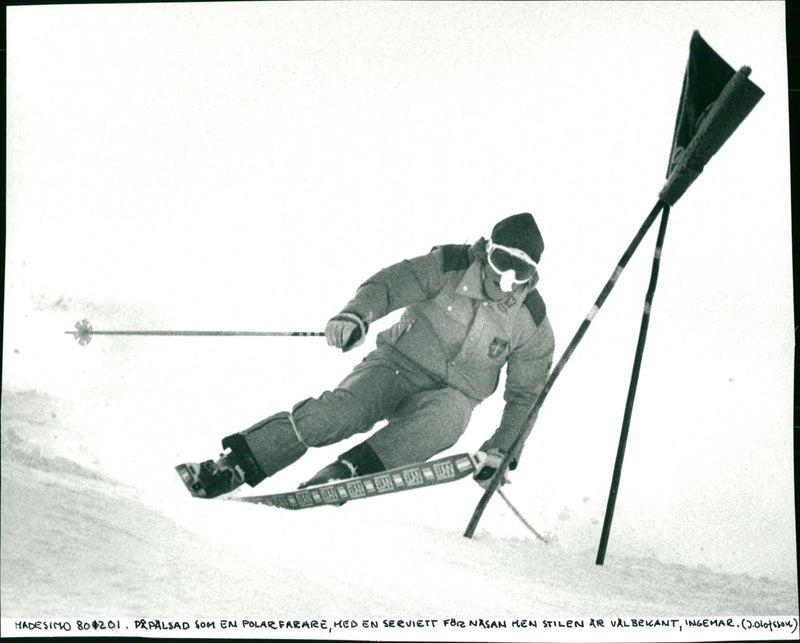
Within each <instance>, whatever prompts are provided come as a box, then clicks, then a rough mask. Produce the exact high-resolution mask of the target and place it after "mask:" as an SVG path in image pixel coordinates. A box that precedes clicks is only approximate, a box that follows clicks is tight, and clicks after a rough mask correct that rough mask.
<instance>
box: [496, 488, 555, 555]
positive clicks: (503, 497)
mask: <svg viewBox="0 0 800 643" xmlns="http://www.w3.org/2000/svg"><path fill="white" fill-rule="evenodd" d="M497 493H499V494H500V497H501V498H502V499H503V500H504V501H505V503H506V504H507V505H508V508H509V509H511V511H513V512H514V515H515V516H516V517H517V518H519V519H520V521H521V522H522V524H523V525H525V526H526V527H527V528H528V530H529V531H530V532H531V533H532V534H533V535H534V536H536V537H537V538H538V539H539V540H541V541H542V542H543V543H545V544H547V538H545V537H544V536H542V535H541V534H540V533H539V532H538V531H536V530H535V529H534V528H533V527H532V526H531V524H530V523H529V522H528V521H527V520H525V516H523V515H522V514H521V513H520V512H519V509H517V508H516V507H515V506H514V505H513V504H511V501H510V500H509V499H508V496H506V494H504V493H503V490H502V489H498V490H497Z"/></svg>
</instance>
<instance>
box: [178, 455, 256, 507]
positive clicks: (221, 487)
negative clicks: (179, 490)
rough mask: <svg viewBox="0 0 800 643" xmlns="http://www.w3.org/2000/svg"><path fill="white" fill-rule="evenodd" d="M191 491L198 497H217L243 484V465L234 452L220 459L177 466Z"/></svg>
mask: <svg viewBox="0 0 800 643" xmlns="http://www.w3.org/2000/svg"><path fill="white" fill-rule="evenodd" d="M175 470H176V471H177V472H178V474H179V475H180V476H181V479H182V480H183V483H184V484H185V485H186V488H187V489H188V490H189V493H190V494H192V495H193V496H194V497H196V498H216V497H217V496H221V495H222V494H225V493H229V492H231V491H233V490H234V489H236V488H237V487H239V486H241V485H242V483H243V482H244V479H245V473H244V470H243V469H242V467H241V466H240V465H239V464H238V463H237V461H236V459H235V457H234V456H233V454H232V453H230V452H228V453H223V454H222V455H221V456H220V458H219V460H216V461H214V460H206V461H205V462H200V463H197V462H185V463H183V464H179V465H178V466H176V467H175Z"/></svg>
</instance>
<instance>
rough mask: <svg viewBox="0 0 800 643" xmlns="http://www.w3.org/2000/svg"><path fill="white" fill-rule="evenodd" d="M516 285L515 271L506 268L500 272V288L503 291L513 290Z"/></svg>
mask: <svg viewBox="0 0 800 643" xmlns="http://www.w3.org/2000/svg"><path fill="white" fill-rule="evenodd" d="M513 287H514V271H513V270H506V271H505V272H503V273H500V290H502V291H503V292H511V290H512V289H513Z"/></svg>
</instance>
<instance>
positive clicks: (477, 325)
mask: <svg viewBox="0 0 800 643" xmlns="http://www.w3.org/2000/svg"><path fill="white" fill-rule="evenodd" d="M543 250H544V242H543V240H542V236H541V234H540V232H539V229H538V227H537V225H536V222H535V220H534V218H533V216H532V215H531V214H529V213H527V212H526V213H521V214H516V215H513V216H510V217H507V218H505V219H503V220H502V221H500V222H499V223H497V225H495V226H494V228H493V230H492V233H491V236H490V239H489V240H486V239H483V238H482V239H480V240H479V241H477V242H475V243H474V244H472V245H445V246H437V247H435V248H433V249H432V250H431V252H429V253H428V254H426V255H423V256H420V257H416V258H414V259H410V260H406V261H401V262H400V263H397V264H394V265H392V266H389V267H388V268H384V269H383V270H381V271H379V272H378V273H376V274H375V275H374V276H372V277H370V278H369V279H368V280H367V281H366V282H364V283H363V284H362V285H361V286H360V287H359V288H358V290H357V292H356V294H355V297H354V298H353V299H352V300H351V301H350V302H349V303H348V304H347V305H346V306H345V307H344V309H343V310H342V311H341V312H340V313H339V314H337V315H336V316H334V317H333V318H332V319H331V320H330V321H329V322H328V324H327V326H326V328H325V335H326V338H327V341H328V344H329V345H331V346H334V347H337V348H341V349H342V350H343V351H348V350H350V349H351V348H353V347H355V346H358V345H360V344H361V343H363V341H364V339H365V336H366V334H367V329H368V328H369V325H370V324H371V323H373V322H374V321H375V320H377V319H380V318H381V317H383V316H385V315H387V314H388V313H390V312H392V311H394V310H398V309H400V308H405V310H404V311H403V315H402V318H401V319H400V321H399V322H397V323H396V324H395V325H394V326H392V327H391V328H389V329H388V330H385V331H383V332H381V333H379V334H378V336H377V340H376V344H377V347H376V349H375V350H374V351H372V352H371V353H369V354H368V355H367V356H366V358H364V360H363V361H362V362H361V363H360V364H358V365H357V366H356V367H355V368H354V369H353V371H352V372H351V373H350V375H348V376H347V377H346V378H345V379H344V380H343V381H342V382H341V383H340V384H339V386H338V387H337V388H335V389H334V390H333V391H326V392H324V393H323V394H322V395H321V396H320V397H318V398H309V399H306V400H303V401H301V402H299V403H297V404H295V405H294V407H293V408H292V410H291V411H283V412H280V413H277V414H275V415H272V416H270V417H268V418H266V419H265V420H262V421H261V422H258V423H257V424H255V425H253V426H251V427H250V428H248V429H246V430H244V431H241V432H239V433H234V434H232V435H229V436H227V437H225V438H224V439H223V440H222V447H223V449H224V450H225V451H224V453H223V454H222V455H221V457H220V458H219V459H218V460H216V461H212V460H207V461H205V462H202V463H200V464H197V463H187V464H186V465H182V467H179V470H181V469H183V471H184V473H182V476H183V478H184V482H185V483H186V486H187V487H188V488H189V491H190V492H191V493H192V495H195V496H198V497H201V498H213V497H216V496H219V495H221V494H224V493H228V492H230V491H232V490H234V489H236V488H237V487H239V486H240V485H241V484H243V483H244V482H246V483H247V484H249V485H250V486H255V485H257V484H258V483H260V482H261V481H262V480H264V479H265V478H267V477H269V476H271V475H273V474H275V473H276V472H278V471H280V470H281V469H283V468H285V467H287V466H289V465H290V464H292V463H293V462H295V461H296V460H298V459H299V458H300V457H301V456H302V455H304V454H305V453H306V451H307V450H308V448H309V447H322V446H327V445H330V444H334V443H336V442H339V441H341V440H344V439H345V438H348V437H351V436H353V435H354V434H356V433H363V432H367V431H370V430H371V429H372V428H373V427H374V425H375V424H376V423H378V422H380V421H382V420H387V421H388V422H387V424H386V425H385V426H383V427H382V428H381V429H380V430H378V431H376V432H375V433H374V434H373V435H371V436H370V437H369V438H367V439H366V440H364V441H363V442H361V443H360V444H358V445H357V446H355V447H353V448H351V449H349V450H348V451H347V452H345V453H342V454H341V455H340V456H339V457H338V458H337V459H336V460H335V461H334V462H333V463H331V464H330V465H328V466H326V467H325V468H324V469H322V470H321V471H319V472H318V473H317V474H316V475H315V476H313V477H312V478H311V479H310V480H308V481H306V482H305V483H303V484H302V485H300V486H301V488H302V487H306V486H310V485H316V484H323V483H326V482H330V481H333V480H340V479H347V478H351V477H354V476H358V475H364V474H368V473H375V472H379V471H383V470H386V469H391V468H394V467H398V466H403V465H406V464H412V463H415V462H422V461H425V460H427V459H429V458H431V457H433V456H434V455H436V454H437V453H439V452H441V451H444V450H445V449H447V448H449V447H451V446H453V445H454V444H455V443H456V441H457V440H458V439H459V437H460V436H461V435H462V434H463V432H464V431H465V430H466V428H467V425H468V423H469V420H470V416H471V414H472V411H473V409H474V408H475V407H476V406H477V405H478V404H479V403H480V402H481V401H483V400H484V399H486V398H487V397H489V396H490V395H491V394H492V393H493V392H494V391H495V390H496V388H497V385H498V380H499V376H500V371H501V369H502V367H503V366H504V365H507V370H506V385H505V392H504V399H505V407H504V410H503V414H502V418H501V420H500V425H499V428H497V430H496V431H495V432H494V434H493V435H492V436H491V437H490V438H489V439H488V440H486V441H485V442H484V443H483V444H482V446H481V447H480V450H479V451H478V452H477V455H476V461H477V464H478V468H477V470H476V472H475V473H474V474H473V477H474V478H475V479H476V480H477V481H478V482H479V484H482V485H483V486H485V485H486V484H488V481H489V480H490V479H491V478H492V476H493V475H494V473H495V471H496V470H497V468H498V466H499V465H500V463H501V461H502V459H503V457H504V455H505V454H506V453H508V451H509V449H510V448H511V446H512V444H513V443H514V440H515V439H516V437H517V436H518V435H519V434H520V433H521V432H522V431H523V430H524V429H525V426H524V423H525V419H526V417H527V414H528V412H529V410H530V408H531V406H532V405H533V403H534V402H535V401H536V398H537V396H538V394H539V391H540V390H541V389H542V387H543V385H544V383H545V380H546V379H547V375H548V373H549V371H550V367H551V365H552V361H553V350H554V337H553V331H552V327H551V326H550V322H549V320H548V319H547V315H546V309H545V304H544V301H543V300H542V298H541V296H540V295H539V293H538V291H537V290H536V283H537V281H538V274H537V264H538V262H539V260H540V258H541V255H542V251H543ZM521 447H522V445H521V444H520V445H518V446H517V452H516V453H515V454H514V455H513V457H512V459H511V461H510V465H509V469H511V470H513V469H514V468H515V467H516V465H517V460H518V455H519V450H520V449H521ZM187 472H188V473H187Z"/></svg>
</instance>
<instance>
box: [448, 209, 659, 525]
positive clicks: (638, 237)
mask: <svg viewBox="0 0 800 643" xmlns="http://www.w3.org/2000/svg"><path fill="white" fill-rule="evenodd" d="M665 207H668V206H667V204H666V203H665V202H664V201H662V200H661V199H659V200H658V201H657V202H656V205H655V206H654V207H653V209H652V210H651V211H650V213H649V214H648V215H647V217H646V218H645V220H644V222H643V223H642V225H641V226H640V228H639V230H638V231H637V232H636V234H635V235H634V237H633V240H632V241H631V242H630V244H629V245H628V247H627V249H626V250H625V252H624V253H623V254H622V257H621V258H620V260H619V263H617V266H616V267H615V268H614V272H613V273H612V274H611V277H610V278H609V280H608V281H607V282H606V285H605V286H603V290H602V291H601V292H600V295H599V296H598V297H597V299H596V300H595V302H594V305H593V306H592V308H591V309H590V310H589V313H588V314H587V315H586V318H585V319H584V320H583V322H581V325H580V327H579V328H578V331H577V332H576V333H575V336H574V337H573V338H572V341H570V343H569V345H568V346H567V348H566V349H565V350H564V354H563V355H562V356H561V358H560V359H559V360H558V363H557V364H556V365H555V367H554V368H553V370H552V372H551V373H550V377H548V378H547V381H546V382H545V383H544V386H543V387H542V390H541V392H540V393H539V397H537V398H536V402H534V403H533V406H532V407H531V409H530V410H529V411H528V415H527V416H526V418H525V422H524V424H523V425H524V427H525V429H524V430H523V431H522V433H520V434H519V435H518V436H517V439H516V440H514V443H513V444H512V445H511V448H510V449H509V450H508V453H507V454H506V455H505V457H504V458H503V461H502V462H501V463H500V466H499V467H498V468H497V471H496V472H495V474H494V476H492V479H491V480H490V481H489V484H488V485H487V486H486V491H484V492H483V495H482V496H481V499H480V500H479V501H478V504H477V506H476V507H475V510H474V511H473V512H472V517H471V518H470V521H469V524H468V525H467V529H466V530H465V532H464V536H465V537H466V538H472V536H473V535H474V534H475V529H476V528H477V527H478V522H479V521H480V519H481V516H482V515H483V512H484V511H485V510H486V506H487V505H488V504H489V500H491V498H492V495H494V492H495V491H497V489H499V487H500V482H501V481H502V480H503V477H504V476H505V473H506V471H507V470H508V466H509V464H511V459H512V458H513V457H515V456H516V455H517V448H518V447H519V446H520V445H521V444H524V443H525V440H526V439H527V438H528V436H529V435H530V433H531V431H532V430H533V420H534V419H535V418H536V415H537V414H538V413H539V409H540V408H541V407H542V404H543V403H544V400H545V398H546V397H547V394H548V393H549V392H550V389H551V388H552V386H553V383H554V382H555V381H556V378H558V376H559V374H560V373H561V371H562V370H563V368H564V366H565V365H566V363H567V361H568V360H569V358H570V357H571V356H572V353H573V352H574V351H575V349H576V348H577V346H578V344H579V343H580V341H581V340H582V339H583V336H584V335H585V334H586V331H587V330H588V329H589V325H590V324H591V323H592V320H593V319H594V318H595V315H597V312H598V311H599V310H600V307H601V306H602V305H603V303H604V302H605V300H606V298H607V297H608V295H609V294H610V293H611V290H612V289H613V288H614V286H615V285H616V283H617V281H618V280H619V276H620V275H621V274H622V271H623V269H624V268H625V266H626V265H627V264H628V261H630V258H631V257H632V256H633V253H634V252H635V251H636V248H637V247H638V246H639V244H640V243H641V242H642V239H643V238H644V236H645V234H646V233H647V231H648V230H649V229H650V227H651V226H652V225H653V222H654V221H655V220H656V218H657V217H658V215H659V214H660V213H661V211H662V210H663V209H664V208H665Z"/></svg>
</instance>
